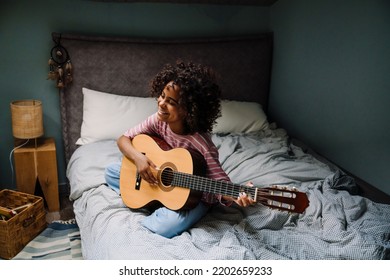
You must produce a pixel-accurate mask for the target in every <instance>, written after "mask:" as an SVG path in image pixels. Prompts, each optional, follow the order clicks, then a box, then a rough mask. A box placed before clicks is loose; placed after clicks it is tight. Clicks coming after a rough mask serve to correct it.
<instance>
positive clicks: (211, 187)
mask: <svg viewBox="0 0 390 280" xmlns="http://www.w3.org/2000/svg"><path fill="white" fill-rule="evenodd" d="M171 185H172V186H175V187H182V188H189V189H192V190H196V191H202V192H208V193H213V194H222V195H226V196H230V197H238V196H239V194H240V192H245V193H248V194H250V195H251V197H252V198H254V199H255V198H256V192H257V188H253V187H248V186H241V185H238V184H234V183H232V182H226V181H219V180H213V179H210V178H205V177H202V176H197V175H192V174H186V173H181V172H174V173H173V179H172V183H171Z"/></svg>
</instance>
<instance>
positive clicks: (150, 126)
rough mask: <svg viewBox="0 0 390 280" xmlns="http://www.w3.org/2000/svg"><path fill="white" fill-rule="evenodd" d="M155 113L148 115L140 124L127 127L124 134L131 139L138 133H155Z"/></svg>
mask: <svg viewBox="0 0 390 280" xmlns="http://www.w3.org/2000/svg"><path fill="white" fill-rule="evenodd" d="M157 122H158V120H157V113H156V114H153V115H151V116H149V117H148V118H147V119H145V120H144V121H143V122H141V123H140V124H138V125H136V126H134V127H132V128H130V129H128V130H127V131H125V133H123V135H124V136H126V137H128V138H130V139H133V138H134V137H135V136H137V135H138V134H148V135H154V134H156V133H157Z"/></svg>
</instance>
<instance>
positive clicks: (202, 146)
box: [123, 113, 230, 204]
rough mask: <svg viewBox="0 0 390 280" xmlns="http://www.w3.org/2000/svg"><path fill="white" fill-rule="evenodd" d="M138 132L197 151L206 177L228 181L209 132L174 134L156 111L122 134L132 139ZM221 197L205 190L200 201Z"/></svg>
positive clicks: (219, 200) (219, 199)
mask: <svg viewBox="0 0 390 280" xmlns="http://www.w3.org/2000/svg"><path fill="white" fill-rule="evenodd" d="M138 134H147V135H150V136H157V137H159V138H161V139H162V140H164V141H165V142H166V143H167V144H168V145H169V146H170V147H171V148H185V149H187V150H192V151H197V152H199V153H200V154H201V155H202V156H203V157H204V159H205V161H206V165H207V167H206V177H207V178H210V179H214V180H221V181H226V182H230V178H229V176H228V175H227V174H226V173H225V171H224V170H223V169H222V167H221V164H220V162H219V159H218V150H217V147H216V146H215V145H214V143H213V142H212V140H211V135H210V134H209V133H194V134H191V135H179V134H176V133H174V132H173V131H172V130H171V129H170V128H169V125H168V124H167V123H166V122H162V121H160V120H159V119H158V117H157V113H155V114H153V115H151V116H150V117H148V118H147V119H146V120H145V121H143V122H141V123H140V124H138V125H137V126H135V127H133V128H130V129H129V130H127V131H126V132H125V133H124V134H123V135H124V136H126V137H128V138H130V139H133V138H134V137H135V136H136V135H138ZM221 199H222V196H221V195H218V194H211V193H206V192H205V193H203V196H202V201H204V202H206V203H208V204H213V203H216V202H220V203H222V202H221ZM222 204H224V203H222ZM228 204H229V203H228Z"/></svg>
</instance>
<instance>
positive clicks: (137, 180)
mask: <svg viewBox="0 0 390 280" xmlns="http://www.w3.org/2000/svg"><path fill="white" fill-rule="evenodd" d="M141 180H142V178H141V175H140V174H139V173H138V172H137V175H136V179H135V186H134V188H135V189H136V190H137V191H138V190H139V189H140V188H141Z"/></svg>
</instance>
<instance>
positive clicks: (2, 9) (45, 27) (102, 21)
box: [0, 0, 269, 188]
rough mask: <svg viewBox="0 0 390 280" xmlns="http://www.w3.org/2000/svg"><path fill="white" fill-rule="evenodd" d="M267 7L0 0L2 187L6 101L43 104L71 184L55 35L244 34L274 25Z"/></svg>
mask: <svg viewBox="0 0 390 280" xmlns="http://www.w3.org/2000/svg"><path fill="white" fill-rule="evenodd" d="M268 15H269V9H268V8H265V7H250V6H249V7H248V6H218V5H215V6H214V5H210V6H209V5H188V4H169V3H167V4H151V3H136V4H126V3H98V2H91V1H85V0H84V1H82V0H67V1H54V0H53V1H44V0H37V1H30V0H17V1H13V0H10V1H6V0H0V46H1V48H0V114H1V117H0V127H1V134H0V141H1V142H0V143H1V145H0V187H2V188H4V187H8V188H13V186H12V180H11V177H12V175H11V174H12V172H11V166H10V162H9V154H10V151H11V150H12V148H13V137H12V129H11V116H10V109H9V103H10V102H11V101H12V100H17V99H39V100H42V102H43V110H44V120H43V121H44V129H45V136H51V137H54V138H55V140H56V144H57V157H58V165H59V166H58V169H59V181H60V183H65V182H66V177H65V163H64V155H63V152H62V149H63V145H62V142H61V141H62V140H61V124H60V115H59V97H58V92H57V89H56V88H55V85H54V83H53V82H52V81H49V80H46V77H47V73H48V65H47V61H48V59H49V54H50V50H51V48H52V47H53V41H52V39H51V33H52V32H53V31H54V32H62V33H66V32H75V33H88V34H91V33H96V34H103V35H114V34H115V35H129V36H149V37H177V36H179V37H196V36H213V35H228V34H233V35H240V34H251V33H258V32H262V31H265V30H269V28H268V24H269V18H268Z"/></svg>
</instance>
